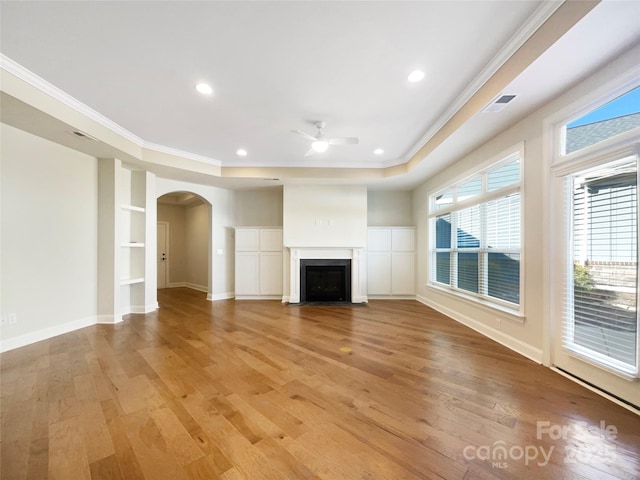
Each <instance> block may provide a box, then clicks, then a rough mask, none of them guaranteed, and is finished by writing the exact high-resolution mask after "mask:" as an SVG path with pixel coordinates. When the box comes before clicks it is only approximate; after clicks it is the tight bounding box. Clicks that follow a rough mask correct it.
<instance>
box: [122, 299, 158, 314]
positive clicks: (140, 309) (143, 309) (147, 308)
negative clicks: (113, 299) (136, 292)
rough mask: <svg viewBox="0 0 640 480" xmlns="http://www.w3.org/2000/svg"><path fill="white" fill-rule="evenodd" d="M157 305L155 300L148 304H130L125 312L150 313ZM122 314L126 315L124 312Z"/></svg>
mask: <svg viewBox="0 0 640 480" xmlns="http://www.w3.org/2000/svg"><path fill="white" fill-rule="evenodd" d="M156 308H158V307H157V302H156V304H155V305H154V304H149V305H131V306H130V307H129V309H128V312H127V313H151V312H153V311H154V310H155V309H156ZM122 314H123V315H126V314H125V313H124V312H123V313H122Z"/></svg>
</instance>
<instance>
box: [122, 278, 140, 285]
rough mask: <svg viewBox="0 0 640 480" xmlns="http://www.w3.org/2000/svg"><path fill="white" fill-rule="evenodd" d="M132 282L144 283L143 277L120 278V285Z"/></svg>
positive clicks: (131, 283)
mask: <svg viewBox="0 0 640 480" xmlns="http://www.w3.org/2000/svg"><path fill="white" fill-rule="evenodd" d="M134 283H144V277H140V278H121V279H120V285H133V284H134Z"/></svg>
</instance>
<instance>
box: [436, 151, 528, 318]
mask: <svg viewBox="0 0 640 480" xmlns="http://www.w3.org/2000/svg"><path fill="white" fill-rule="evenodd" d="M431 201H432V203H431V210H432V212H433V214H432V217H431V228H432V232H433V234H432V235H433V237H432V238H433V240H432V249H431V270H430V278H431V281H432V282H433V283H435V284H438V285H440V286H446V287H448V288H450V289H451V290H452V291H454V292H460V293H463V294H465V295H467V296H468V295H471V296H472V297H480V298H484V299H485V300H489V301H491V302H496V303H499V304H501V305H503V306H507V307H510V308H513V307H514V306H515V307H516V308H517V307H518V306H519V305H520V276H521V262H520V260H521V259H520V248H521V246H520V236H521V227H520V223H521V218H520V217H521V215H520V212H521V205H520V154H519V153H518V154H511V155H509V156H508V157H506V158H504V159H502V160H501V161H499V162H496V164H494V165H492V166H490V167H489V168H487V169H486V170H485V171H483V172H481V173H479V174H476V175H474V176H473V177H470V178H469V179H467V180H462V181H460V182H458V183H456V184H454V185H450V186H448V187H447V188H446V189H444V190H443V191H442V193H439V194H435V195H433V196H432V200H431Z"/></svg>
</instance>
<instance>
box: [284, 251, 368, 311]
mask: <svg viewBox="0 0 640 480" xmlns="http://www.w3.org/2000/svg"><path fill="white" fill-rule="evenodd" d="M288 249H289V295H288V297H287V296H285V297H284V298H283V301H285V302H288V303H301V302H314V301H318V300H309V299H307V298H306V293H305V295H301V291H302V283H303V282H305V288H306V278H305V279H303V274H302V271H303V270H302V268H301V264H302V265H305V266H306V265H310V266H312V267H323V266H327V265H330V264H334V265H336V266H338V265H339V264H342V265H344V266H345V267H346V265H347V263H348V264H349V269H350V279H346V277H345V282H347V288H346V290H347V291H348V290H349V289H350V299H345V300H326V301H343V302H351V303H366V302H367V296H366V293H365V292H366V289H365V285H364V284H363V282H364V280H365V279H366V271H364V268H365V263H364V262H363V260H362V252H363V250H364V248H359V247H358V248H354V247H346V248H337V247H334V248H332V247H311V248H307V247H288ZM309 261H310V262H309ZM321 270H322V268H320V269H319V270H316V272H315V273H318V272H320V271H321ZM305 271H306V267H305ZM325 273H326V272H325ZM320 276H322V275H321V274H320ZM325 276H326V275H325ZM332 276H334V277H335V273H334V274H332ZM319 301H323V300H319Z"/></svg>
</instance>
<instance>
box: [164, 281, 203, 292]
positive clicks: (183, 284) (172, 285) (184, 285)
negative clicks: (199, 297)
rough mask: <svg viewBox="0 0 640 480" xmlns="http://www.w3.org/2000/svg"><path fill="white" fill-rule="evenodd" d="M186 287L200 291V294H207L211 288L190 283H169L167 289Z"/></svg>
mask: <svg viewBox="0 0 640 480" xmlns="http://www.w3.org/2000/svg"><path fill="white" fill-rule="evenodd" d="M179 287H186V288H191V289H192V290H198V291H199V292H204V293H207V292H208V291H209V288H208V287H206V286H204V285H198V284H197V283H189V282H172V283H167V288H179Z"/></svg>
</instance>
